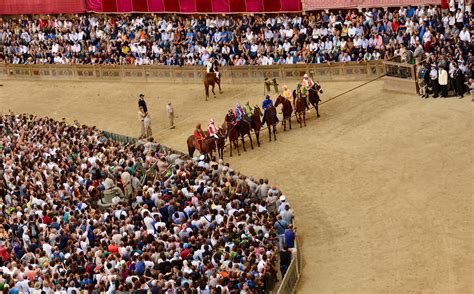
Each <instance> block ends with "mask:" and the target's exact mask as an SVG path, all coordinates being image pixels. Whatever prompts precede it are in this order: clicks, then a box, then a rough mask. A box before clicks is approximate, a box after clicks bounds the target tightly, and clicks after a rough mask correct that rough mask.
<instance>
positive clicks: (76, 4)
mask: <svg viewBox="0 0 474 294" xmlns="http://www.w3.org/2000/svg"><path fill="white" fill-rule="evenodd" d="M145 1H146V0H145ZM84 12H86V5H85V2H84V0H0V15H2V14H59V13H84Z"/></svg>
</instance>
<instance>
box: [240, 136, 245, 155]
mask: <svg viewBox="0 0 474 294" xmlns="http://www.w3.org/2000/svg"><path fill="white" fill-rule="evenodd" d="M244 138H245V135H244V134H242V136H240V140H242V148H244V152H247V149H245V139H244Z"/></svg>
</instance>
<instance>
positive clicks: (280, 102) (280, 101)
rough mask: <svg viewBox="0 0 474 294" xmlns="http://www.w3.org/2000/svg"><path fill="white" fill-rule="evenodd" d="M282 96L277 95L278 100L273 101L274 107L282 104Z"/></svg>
mask: <svg viewBox="0 0 474 294" xmlns="http://www.w3.org/2000/svg"><path fill="white" fill-rule="evenodd" d="M283 99H285V98H283V96H281V95H278V98H277V99H276V100H275V107H278V105H280V104H282V103H283Z"/></svg>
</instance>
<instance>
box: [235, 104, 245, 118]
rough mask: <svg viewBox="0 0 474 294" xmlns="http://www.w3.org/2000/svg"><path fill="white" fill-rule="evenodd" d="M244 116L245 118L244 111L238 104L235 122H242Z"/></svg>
mask: <svg viewBox="0 0 474 294" xmlns="http://www.w3.org/2000/svg"><path fill="white" fill-rule="evenodd" d="M243 116H244V109H243V108H242V106H240V103H237V105H235V120H236V121H237V122H240V121H241V120H242V118H243Z"/></svg>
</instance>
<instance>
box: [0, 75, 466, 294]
mask: <svg viewBox="0 0 474 294" xmlns="http://www.w3.org/2000/svg"><path fill="white" fill-rule="evenodd" d="M287 82H288V83H289V85H291V86H293V85H294V82H291V83H290V82H289V81H287ZM2 83H3V85H4V86H3V87H1V88H0V111H2V112H5V111H7V110H8V109H12V110H14V111H15V112H32V113H36V114H39V115H49V116H52V117H54V118H57V119H60V118H62V117H66V118H67V119H68V120H71V121H72V120H73V119H78V120H79V121H80V122H83V123H86V124H93V125H96V126H98V127H100V128H103V129H106V130H110V131H114V132H117V133H122V134H127V135H134V136H136V135H137V134H138V132H139V126H138V119H137V113H136V108H137V107H136V96H137V95H138V93H140V92H143V93H145V94H146V96H147V103H148V106H149V109H150V112H151V115H152V125H153V129H154V134H155V138H157V139H158V140H159V141H161V142H162V143H163V144H165V145H169V146H171V147H174V148H177V149H179V150H182V151H185V149H186V147H185V146H186V145H185V140H186V138H187V136H188V135H189V134H191V132H192V130H193V127H194V125H195V124H196V123H197V122H201V123H203V125H204V124H205V125H207V120H208V119H209V118H210V117H213V118H214V119H216V120H217V121H218V122H219V123H222V120H223V117H224V114H225V112H226V110H227V109H228V108H229V107H234V106H235V103H236V102H237V101H240V102H245V101H246V100H251V102H252V104H255V103H257V102H258V103H259V104H260V103H261V100H262V94H263V87H262V86H261V85H224V91H225V93H224V95H220V96H218V98H217V99H215V100H211V101H209V102H204V101H203V100H202V96H203V90H202V86H200V85H189V86H182V85H180V86H179V87H178V86H173V85H164V84H151V83H102V82H89V83H79V82H48V83H47V82H26V81H21V82H20V81H2ZM280 83H282V82H281V81H280ZM358 84H360V82H344V83H343V82H331V83H324V84H323V87H324V90H325V94H324V95H323V99H327V98H329V97H332V96H334V95H336V94H338V93H341V92H344V91H345V90H347V89H350V88H352V87H354V86H356V85H358ZM381 88H382V82H381V81H377V82H374V83H372V84H370V85H368V86H364V87H362V88H360V89H358V90H355V91H353V92H351V93H349V94H347V95H344V96H341V97H339V98H337V99H335V100H333V101H330V102H329V103H327V104H325V105H323V106H322V107H321V110H322V117H321V119H318V120H316V119H315V114H314V112H313V111H312V112H311V114H310V120H309V122H308V126H307V127H306V128H303V129H300V128H299V126H297V125H296V123H295V124H294V125H293V130H292V131H290V132H286V133H284V132H283V130H282V129H279V131H278V134H277V136H278V141H277V142H271V143H269V142H268V133H267V132H264V133H263V134H262V135H261V136H262V142H263V144H262V146H261V147H260V148H257V147H256V149H255V150H252V151H247V152H246V153H245V154H242V155H241V156H240V157H237V156H234V157H233V158H229V157H228V152H226V156H227V157H226V160H227V161H228V162H230V163H231V165H232V166H233V167H234V168H236V169H237V170H239V171H241V172H242V173H244V174H247V175H253V176H254V177H256V178H260V177H265V178H268V179H269V180H270V182H271V183H273V184H275V185H277V186H278V187H280V188H281V189H282V190H283V191H284V192H285V195H286V196H287V197H288V198H289V201H290V202H291V203H292V205H293V207H294V209H295V211H296V214H297V220H296V222H297V227H298V234H299V240H300V242H301V245H302V246H301V248H302V250H303V257H304V269H303V276H302V279H301V281H300V285H299V288H298V292H299V293H473V291H474V289H473V288H474V286H473V279H472V272H473V261H474V260H473V245H472V244H474V243H473V241H474V240H473V222H472V212H473V211H472V204H473V203H472V191H473V187H472V180H473V179H474V177H473V176H474V174H473V167H472V156H473V150H474V149H473V115H472V114H473V112H472V111H473V103H472V102H471V98H470V97H469V98H465V99H463V100H458V99H436V100H432V99H428V100H421V99H419V98H418V97H416V96H413V95H402V94H395V93H391V92H384V91H383V90H381ZM168 101H172V102H173V104H174V107H175V110H176V112H177V115H178V117H177V119H176V123H177V128H176V129H175V130H168V129H167V128H166V127H167V119H166V117H165V105H166V103H167V102H168ZM249 149H250V147H249Z"/></svg>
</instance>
